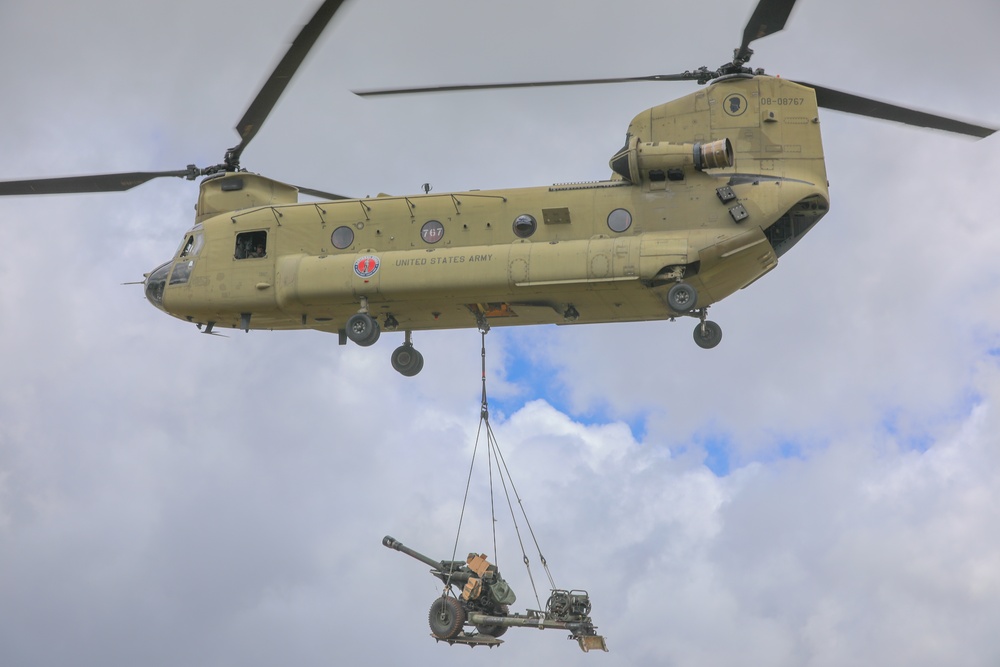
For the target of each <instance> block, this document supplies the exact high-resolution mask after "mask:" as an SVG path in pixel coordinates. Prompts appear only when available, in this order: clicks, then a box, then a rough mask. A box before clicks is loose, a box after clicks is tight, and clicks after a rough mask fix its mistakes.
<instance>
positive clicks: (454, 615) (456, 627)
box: [427, 595, 465, 639]
mask: <svg viewBox="0 0 1000 667" xmlns="http://www.w3.org/2000/svg"><path fill="white" fill-rule="evenodd" d="M427 622H428V623H430V626H431V632H432V633H433V634H434V636H435V637H437V638H438V639H454V638H455V637H457V636H458V633H460V632H461V631H462V626H463V625H465V608H464V607H462V603H461V602H459V601H458V599H457V598H453V597H451V596H448V595H444V596H441V597H439V598H438V599H437V600H434V602H433V603H432V604H431V610H430V612H428V614H427Z"/></svg>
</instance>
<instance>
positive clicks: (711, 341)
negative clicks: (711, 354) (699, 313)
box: [694, 320, 722, 350]
mask: <svg viewBox="0 0 1000 667" xmlns="http://www.w3.org/2000/svg"><path fill="white" fill-rule="evenodd" d="M721 340H722V327H720V326H719V325H718V324H716V323H715V322H713V321H711V320H705V321H704V322H699V323H698V324H697V326H695V328H694V342H695V343H697V344H698V347H700V348H702V349H705V350H710V349H712V348H713V347H715V346H716V345H718V344H719V342H720V341H721Z"/></svg>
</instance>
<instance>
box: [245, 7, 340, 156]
mask: <svg viewBox="0 0 1000 667" xmlns="http://www.w3.org/2000/svg"><path fill="white" fill-rule="evenodd" d="M344 1H345V0H326V1H325V2H324V3H323V4H322V5H320V8H319V9H317V10H316V13H315V14H314V15H313V17H312V18H311V19H309V22H308V23H306V24H305V25H304V26H303V27H302V30H301V32H299V34H298V36H297V37H296V38H295V40H294V41H293V42H292V46H291V47H290V48H289V49H288V52H287V53H286V54H285V57H284V58H282V59H281V62H279V63H278V66H277V67H275V69H274V72H273V73H272V74H271V76H270V77H269V78H268V80H267V81H266V82H264V86H263V87H262V88H261V89H260V92H259V93H257V97H256V98H254V101H253V102H251V103H250V107H249V108H248V109H247V111H246V113H245V114H243V118H241V119H240V122H239V123H237V124H236V132H238V133H239V135H240V143H239V144H237V145H236V146H234V147H233V148H231V149H229V153H228V154H227V159H229V158H231V159H232V160H233V162H234V163H236V164H238V163H239V158H240V155H241V154H242V153H243V149H244V148H246V147H247V144H249V143H250V141H251V140H252V139H253V138H254V136H255V135H256V134H257V131H258V130H260V126H261V125H263V124H264V121H265V120H266V119H267V116H268V114H270V113H271V110H272V109H273V108H274V105H275V104H277V102H278V99H279V98H280V97H281V94H282V93H283V92H284V91H285V87H286V86H288V82H289V81H291V80H292V77H293V76H294V75H295V72H296V71H297V70H298V69H299V65H301V64H302V61H303V60H305V57H306V55H307V54H308V53H309V50H310V49H312V47H313V45H314V44H315V43H316V40H317V39H319V36H320V35H321V34H322V33H323V29H324V28H326V25H327V23H329V22H330V19H331V18H333V15H334V14H335V13H336V11H337V10H338V9H340V6H341V5H343V4H344Z"/></svg>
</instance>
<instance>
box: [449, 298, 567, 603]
mask: <svg viewBox="0 0 1000 667" xmlns="http://www.w3.org/2000/svg"><path fill="white" fill-rule="evenodd" d="M489 328H490V327H489V323H488V322H486V319H485V318H484V317H480V321H479V332H480V334H481V335H482V349H481V357H482V383H483V390H482V406H481V409H480V413H479V428H478V430H477V431H476V442H475V445H474V447H473V450H472V462H471V463H470V465H469V474H468V477H467V479H466V482H465V496H464V497H463V498H462V511H461V514H460V515H459V520H458V531H457V532H456V535H455V544H454V547H453V548H452V556H451V557H452V560H454V559H455V556H456V555H457V553H458V542H459V538H460V536H461V533H462V522H463V520H464V518H465V507H466V504H467V503H468V499H469V489H470V487H471V484H472V471H473V468H474V467H475V463H476V455H477V453H478V450H479V442H480V438H481V437H482V432H483V426H484V425H485V426H486V441H487V457H488V461H489V464H488V465H489V476H490V513H491V522H492V524H493V526H492V527H493V552H494V557H496V555H497V539H496V524H497V519H496V509H495V504H494V491H493V458H494V457H496V460H497V474H498V476H499V478H500V481H501V483H502V485H503V488H504V495H505V496H506V498H507V507H508V509H509V510H510V516H511V521H512V522H513V524H514V531H515V533H516V534H517V541H518V545H519V546H520V547H521V558H522V560H523V561H524V567H525V569H526V570H527V572H528V579H529V581H530V582H531V589H532V592H533V593H534V595H535V602H536V603H537V604H538V606H539V608H541V604H542V603H541V599H540V598H539V597H538V588H537V587H536V585H535V578H534V575H533V574H532V573H531V561H530V559H529V558H528V554H527V552H526V551H525V548H524V540H523V539H522V537H521V529H520V527H519V526H518V523H517V516H516V513H515V511H514V506H513V503H512V501H511V498H510V491H511V490H512V491H513V492H514V497H515V498H517V503H518V507H519V508H520V510H521V515H522V516H523V517H524V522H525V525H526V526H527V528H528V532H529V534H530V535H531V539H532V541H533V542H534V544H535V549H536V550H537V551H538V557H539V560H540V561H541V563H542V567H543V568H544V569H545V574H546V576H547V577H548V580H549V585H550V586H551V587H552V589H555V587H556V585H555V582H554V580H553V578H552V572H551V571H550V570H549V565H548V562H547V561H546V560H545V556H544V555H543V554H542V550H541V547H540V546H539V544H538V539H537V538H536V537H535V531H534V529H533V528H532V527H531V522H530V521H529V520H528V514H527V512H526V511H525V509H524V501H523V500H522V499H521V496H520V495H519V494H518V492H517V488H516V487H515V486H514V480H513V478H511V476H510V469H509V468H508V467H507V462H506V460H505V459H504V458H503V454H502V452H501V451H500V445H499V443H498V442H497V440H496V436H495V435H494V433H493V427H492V426H491V425H490V417H489V402H488V399H487V393H486V334H487V333H488V332H489ZM508 482H510V490H508V488H507V483H508ZM450 584H451V581H450V577H449V580H448V582H447V583H446V584H445V588H446V590H451V585H450Z"/></svg>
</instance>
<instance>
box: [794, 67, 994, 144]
mask: <svg viewBox="0 0 1000 667" xmlns="http://www.w3.org/2000/svg"><path fill="white" fill-rule="evenodd" d="M796 83H800V84H802V85H803V86H809V87H810V88H812V89H813V90H815V91H816V102H817V103H818V104H819V106H821V107H824V108H826V109H833V110H834V111H844V112H847V113H853V114H857V115H859V116H869V117H871V118H880V119H882V120H892V121H896V122H897V123H906V124H907V125H916V126H917V127H927V128H931V129H933V130H943V131H945V132H955V133H957V134H965V135H968V136H972V137H979V138H985V137H988V136H990V135H991V134H993V133H994V132H996V129H995V128H991V127H983V126H982V125H975V124H973V123H967V122H965V121H961V120H956V119H954V118H948V117H946V116H939V115H937V114H933V113H928V112H926V111H918V110H916V109H910V108H907V107H901V106H897V105H895V104H890V103H888V102H882V101H880V100H874V99H871V98H870V97H862V96H860V95H853V94H851V93H845V92H842V91H839V90H834V89H833V88H826V87H825V86H814V85H813V84H811V83H805V82H803V81H796Z"/></svg>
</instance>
